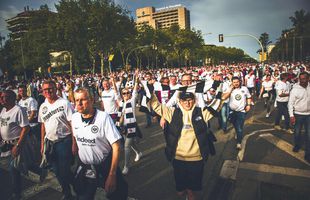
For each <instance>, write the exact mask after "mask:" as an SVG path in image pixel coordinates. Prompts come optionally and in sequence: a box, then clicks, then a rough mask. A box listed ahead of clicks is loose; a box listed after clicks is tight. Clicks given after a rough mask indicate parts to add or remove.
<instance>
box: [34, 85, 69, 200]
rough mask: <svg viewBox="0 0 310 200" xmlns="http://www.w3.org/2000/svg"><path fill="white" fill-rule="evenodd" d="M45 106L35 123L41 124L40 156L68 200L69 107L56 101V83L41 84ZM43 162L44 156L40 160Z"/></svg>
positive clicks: (57, 99)
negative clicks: (50, 167)
mask: <svg viewBox="0 0 310 200" xmlns="http://www.w3.org/2000/svg"><path fill="white" fill-rule="evenodd" d="M42 90H43V94H44V96H45V98H46V99H45V102H44V103H43V104H42V105H41V106H40V109H39V117H38V121H39V122H40V123H41V140H42V141H41V153H42V155H45V156H46V158H47V162H48V163H49V164H51V166H52V168H53V171H54V173H55V175H56V177H57V180H58V182H59V184H60V185H61V187H62V193H63V195H64V196H63V198H62V199H64V200H70V199H72V195H71V189H70V184H71V182H72V178H73V176H72V172H71V169H70V167H71V162H72V159H73V154H72V130H71V124H70V121H71V118H72V113H73V110H72V106H71V104H70V102H69V101H68V100H65V99H63V98H61V97H58V96H57V94H56V83H55V82H54V81H45V82H44V83H43V85H42ZM49 147H50V148H49ZM43 158H44V156H43Z"/></svg>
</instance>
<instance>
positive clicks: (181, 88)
mask: <svg viewBox="0 0 310 200" xmlns="http://www.w3.org/2000/svg"><path fill="white" fill-rule="evenodd" d="M309 73H310V64H309V63H300V62H296V63H265V64H243V63H240V64H227V65H216V66H202V67H196V66H190V67H182V68H161V69H148V70H144V69H141V70H138V69H136V70H131V71H126V70H120V71H115V72H110V73H106V74H104V75H101V74H76V75H73V76H69V75H67V74H62V75H50V76H48V77H35V78H32V79H30V80H25V81H21V82H18V81H15V80H6V79H5V78H4V79H3V80H2V82H1V86H0V87H1V98H0V105H1V110H2V111H1V114H0V119H1V127H0V133H1V137H0V139H1V140H2V141H1V156H2V157H7V156H12V159H11V161H10V165H9V166H10V168H11V169H13V170H11V173H12V174H11V176H12V180H13V194H14V195H15V196H14V198H16V199H18V198H20V196H21V183H20V173H21V172H23V171H22V170H21V168H20V166H19V164H18V163H16V162H15V161H16V160H15V161H14V159H15V158H16V156H18V155H21V153H22V152H23V150H21V151H19V150H18V149H19V148H20V146H22V145H24V144H25V140H27V136H26V135H27V133H28V132H30V133H31V134H32V136H33V139H35V140H36V144H37V148H36V149H35V150H34V151H36V152H37V154H40V155H42V158H41V156H40V155H39V156H38V157H40V164H41V168H36V167H35V166H32V167H34V168H36V169H35V170H36V171H37V172H38V173H39V174H40V178H41V180H42V181H44V178H45V176H46V170H45V169H46V166H49V165H50V166H52V167H53V168H54V170H53V172H54V173H55V174H56V177H57V179H58V181H59V183H60V185H61V186H62V189H63V194H64V199H71V198H72V194H71V192H70V187H69V184H71V183H72V182H74V180H75V179H74V178H73V177H74V176H73V174H75V177H76V174H78V172H77V171H75V172H71V171H70V165H71V163H70V160H71V159H72V157H73V156H72V155H78V157H79V164H78V165H79V166H81V169H84V168H85V173H86V172H89V173H87V174H88V176H87V177H88V179H87V181H88V185H90V186H89V187H88V188H87V189H86V190H87V191H85V193H83V194H78V197H79V199H93V198H94V195H95V191H96V188H97V186H98V185H97V184H94V183H93V182H91V180H92V176H91V173H90V172H94V174H95V175H94V176H95V178H98V177H100V176H102V177H101V178H102V179H100V180H101V181H104V183H105V184H106V185H105V186H103V185H102V184H104V183H101V185H100V186H103V187H104V188H105V189H106V190H107V191H108V198H110V199H126V198H127V193H128V188H127V187H128V186H127V183H126V182H125V181H124V179H123V178H122V176H123V175H126V174H128V173H129V171H130V159H129V158H130V156H131V153H130V152H131V150H133V152H134V153H135V159H134V161H135V162H138V161H139V160H140V159H141V158H142V156H143V153H142V151H141V150H139V147H138V140H139V139H141V138H142V135H143V134H142V132H141V129H140V128H139V126H138V123H137V120H136V111H137V110H136V109H139V110H140V111H143V112H145V117H146V124H145V127H144V128H149V127H151V126H153V124H154V123H157V122H158V123H159V124H160V126H161V127H162V128H163V131H164V133H165V136H166V138H165V139H166V143H167V147H166V151H165V152H166V153H169V154H168V155H167V154H166V155H167V158H168V160H170V161H172V165H173V168H174V172H175V173H174V175H175V182H176V190H177V192H178V194H179V195H181V196H182V195H183V196H184V195H185V196H187V198H189V199H195V198H197V194H196V192H199V191H201V181H202V180H201V177H202V176H201V175H202V170H201V166H202V167H203V162H201V160H204V159H205V157H207V156H208V155H209V154H211V155H212V152H213V149H212V143H213V142H214V141H215V140H212V138H211V139H210V137H209V136H208V138H204V137H202V138H200V137H201V136H199V134H197V133H198V132H199V130H200V131H201V130H203V131H206V132H208V130H210V123H209V120H210V119H211V118H212V117H213V116H215V117H217V119H218V126H219V129H220V130H221V131H222V132H223V133H224V134H225V133H227V130H228V123H229V122H230V123H231V124H232V125H233V127H234V130H235V135H236V149H237V150H240V149H242V148H243V147H242V138H243V135H244V133H243V126H244V122H245V117H246V113H247V112H249V111H250V110H251V109H253V107H255V104H256V103H257V102H258V101H260V99H261V100H262V101H263V103H264V108H265V110H264V111H263V110H262V112H265V113H264V115H265V116H266V118H270V117H271V116H272V110H273V107H274V108H275V112H274V116H273V117H274V128H275V129H277V130H280V129H284V130H285V131H287V132H288V133H291V134H294V148H293V149H292V151H294V152H298V151H299V150H300V149H301V148H302V145H303V143H305V144H306V145H305V147H306V148H305V160H306V161H307V162H309V163H310V84H309V80H310V79H309ZM201 83H203V84H204V85H203V87H202V88H201V89H199V87H200V85H201ZM192 87H194V89H193V90H190V88H192ZM145 97H147V98H145ZM216 100H219V101H218V102H219V103H218V102H217V101H216ZM17 105H18V106H17ZM147 105H149V106H150V107H149V108H147ZM215 105H217V106H215ZM51 108H53V110H52V111H51ZM145 108H147V109H146V110H145ZM206 108H207V109H206ZM193 110H195V111H193ZM102 111H105V112H104V113H101V112H102ZM196 111H197V112H196ZM59 113H62V114H59ZM96 113H97V114H96ZM77 115H78V117H77ZM97 115H98V116H101V117H102V119H104V120H105V123H104V124H100V125H97V121H96V120H98V119H97V118H96V117H95V116H97ZM25 116H26V117H25ZM185 116H187V117H188V119H187V117H185ZM192 117H195V118H193V120H192ZM185 118H186V119H185ZM282 118H284V126H281V119H282ZM194 119H195V120H194ZM197 119H198V120H199V119H203V123H198V122H196V121H197ZM10 123H12V125H10ZM83 123H85V124H86V125H85V126H83V127H82V126H80V125H79V124H83ZM98 123H100V122H98ZM89 124H96V125H97V126H94V125H92V126H91V128H89V129H87V128H86V126H87V125H89ZM106 124H108V125H106ZM178 125H181V126H180V127H181V129H178V128H177V127H178ZM106 126H108V128H107V129H106ZM70 127H74V128H72V131H73V133H72V131H71V128H70ZM182 127H183V129H182ZM302 127H304V129H305V137H304V139H302V138H303V137H302V136H301V133H302ZM81 129H83V130H84V131H85V135H86V133H87V132H92V133H97V132H98V131H99V132H100V131H103V132H104V130H105V129H106V131H111V132H112V133H114V134H113V135H112V136H108V135H107V133H102V135H100V137H102V138H104V139H99V140H100V145H101V146H104V148H101V147H100V148H98V146H96V145H94V144H95V143H96V141H98V137H99V136H98V137H96V138H93V137H88V138H87V137H86V136H84V135H83V134H82V132H79V130H81ZM176 133H178V134H180V135H181V136H180V138H171V137H172V136H173V134H176ZM72 134H73V136H74V137H72V136H71V135H72ZM81 134H82V135H81ZM186 134H187V136H185V135H186ZM28 135H29V134H28ZM120 135H123V137H121V136H120ZM189 135H191V136H190V137H189ZM209 135H213V134H209ZM170 136H171V137H170ZM169 137H170V138H169ZM212 137H213V136H212ZM195 138H196V139H195ZM146 139H147V138H146ZM188 140H190V141H191V140H193V145H192V146H191V147H189V148H187V147H185V146H186V141H188ZM197 141H198V143H197ZM210 141H211V143H208V145H210V146H209V149H202V146H201V142H210ZM93 143H94V144H93ZM176 143H177V146H175V144H176ZM116 144H117V145H116ZM85 145H86V146H88V147H89V148H92V151H91V150H90V149H87V148H85ZM121 146H124V155H125V157H124V159H125V162H124V167H123V169H122V170H119V169H118V168H117V167H116V165H117V164H118V155H119V154H118V151H119V149H120V147H121ZM50 147H54V148H53V150H54V151H56V152H53V153H54V154H53V155H50V154H48V152H49V150H51V149H49V148H50ZM71 147H72V148H71ZM73 147H74V148H75V149H74V148H73ZM71 150H72V152H71ZM74 150H75V151H74ZM24 151H26V150H24ZM84 151H86V152H88V153H85V152H84ZM10 152H11V153H10ZM89 152H92V153H89ZM98 152H103V153H98ZM112 152H113V153H112ZM115 154H117V156H116V155H115ZM85 155H90V157H89V158H88V157H87V156H85ZM114 155H115V156H116V157H114ZM49 156H50V157H49ZM55 157H57V159H55ZM58 159H62V160H66V162H59V160H58ZM57 160H58V161H57ZM106 160H108V161H106ZM12 161H13V163H12ZM22 161H23V160H22ZM41 161H42V162H41ZM191 161H193V162H197V164H195V165H192V164H193V163H192V162H191ZM14 162H15V163H14ZM101 162H104V163H105V164H106V165H107V166H108V169H109V170H110V171H109V172H102V171H100V169H99V170H98V169H97V167H98V164H99V163H101ZM26 163H28V164H29V163H31V162H26ZM94 166H95V167H94ZM27 169H28V168H27ZM27 169H24V170H27ZM29 169H32V168H29ZM185 169H186V170H188V171H186V170H185ZM190 169H195V172H194V171H193V170H190ZM184 170H185V171H184ZM198 172H199V173H198ZM184 173H189V174H190V175H192V177H196V178H195V180H191V179H190V177H186V178H184V177H182V176H180V174H184ZM96 175H97V176H96ZM110 175H111V176H110ZM85 176H86V175H85ZM114 176H116V177H114ZM199 177H200V178H199ZM114 178H115V179H114ZM75 181H79V180H75ZM115 182H117V183H120V185H121V187H120V188H119V187H118V186H117V187H116V186H115ZM185 183H187V184H185ZM116 185H117V184H116ZM80 187H81V186H80ZM115 191H118V192H121V193H122V194H124V195H123V196H121V197H120V196H117V195H116V193H115ZM115 195H116V196H115Z"/></svg>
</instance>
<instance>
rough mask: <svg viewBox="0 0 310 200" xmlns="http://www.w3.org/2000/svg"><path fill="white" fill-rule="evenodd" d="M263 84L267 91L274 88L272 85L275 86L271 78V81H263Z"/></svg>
mask: <svg viewBox="0 0 310 200" xmlns="http://www.w3.org/2000/svg"><path fill="white" fill-rule="evenodd" d="M262 86H263V87H264V89H265V90H266V91H267V92H269V91H271V90H272V86H273V81H272V80H270V81H266V80H265V81H263V82H262Z"/></svg>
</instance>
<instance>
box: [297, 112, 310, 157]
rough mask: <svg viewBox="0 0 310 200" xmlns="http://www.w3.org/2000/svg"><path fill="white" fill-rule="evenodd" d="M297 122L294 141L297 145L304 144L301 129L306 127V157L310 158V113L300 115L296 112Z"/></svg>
mask: <svg viewBox="0 0 310 200" xmlns="http://www.w3.org/2000/svg"><path fill="white" fill-rule="evenodd" d="M294 116H295V119H296V122H295V127H294V142H295V146H297V147H299V148H300V147H301V146H302V137H301V129H302V126H304V128H305V143H306V148H305V150H306V151H305V158H307V159H310V115H298V114H294Z"/></svg>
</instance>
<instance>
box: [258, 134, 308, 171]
mask: <svg viewBox="0 0 310 200" xmlns="http://www.w3.org/2000/svg"><path fill="white" fill-rule="evenodd" d="M259 137H261V138H263V139H265V140H266V141H267V142H270V143H271V144H273V145H275V146H276V147H277V148H279V149H281V150H282V151H284V152H285V153H287V154H289V155H291V156H293V157H294V158H296V159H298V160H299V161H301V162H303V163H305V164H307V165H309V166H310V164H309V163H308V162H307V161H305V159H304V155H305V152H304V151H303V150H299V152H298V153H295V152H293V151H292V149H293V145H291V144H290V143H288V142H286V141H284V140H282V139H280V138H278V137H276V136H274V135H272V134H270V133H266V134H262V135H260V136H259Z"/></svg>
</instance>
